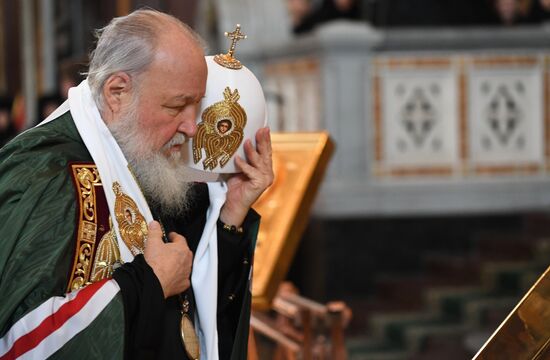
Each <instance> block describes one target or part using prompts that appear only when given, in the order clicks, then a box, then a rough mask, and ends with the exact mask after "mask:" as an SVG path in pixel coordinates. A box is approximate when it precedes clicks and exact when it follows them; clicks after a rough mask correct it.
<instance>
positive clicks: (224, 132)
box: [193, 87, 246, 170]
mask: <svg viewBox="0 0 550 360" xmlns="http://www.w3.org/2000/svg"><path fill="white" fill-rule="evenodd" d="M223 97H224V100H222V101H220V102H217V103H215V104H213V105H210V106H209V107H207V108H206V109H205V110H204V111H203V113H202V116H201V118H202V122H201V123H199V125H198V126H197V134H196V135H195V136H194V137H193V161H194V162H195V164H196V163H198V162H199V161H200V160H201V159H202V149H204V151H205V153H206V158H205V159H204V161H203V166H204V169H205V170H214V168H216V167H217V166H218V162H219V165H220V167H222V168H223V167H224V166H225V164H227V162H228V161H229V159H231V157H232V156H233V154H235V152H236V151H237V149H238V148H239V146H240V145H241V143H242V141H243V137H244V134H243V130H244V127H245V126H246V112H245V111H244V109H243V108H242V107H241V105H239V104H238V103H237V101H238V100H239V98H240V95H239V90H237V89H235V91H234V92H231V89H230V88H229V87H226V88H225V90H224V91H223Z"/></svg>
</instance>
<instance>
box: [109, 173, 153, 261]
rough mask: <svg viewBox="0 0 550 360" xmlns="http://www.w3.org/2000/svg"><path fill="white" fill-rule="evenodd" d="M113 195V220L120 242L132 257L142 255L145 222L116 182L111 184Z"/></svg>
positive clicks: (145, 234) (132, 201)
mask: <svg viewBox="0 0 550 360" xmlns="http://www.w3.org/2000/svg"><path fill="white" fill-rule="evenodd" d="M113 191H114V193H115V218H116V221H117V223H118V230H119V231H120V236H121V237H122V241H124V243H125V244H126V246H128V249H130V252H131V253H132V255H134V256H136V255H138V254H142V253H143V251H144V250H145V239H146V237H147V222H146V221H145V218H144V217H143V215H141V213H140V212H139V209H138V207H137V204H136V203H135V201H134V200H133V199H132V198H131V197H129V196H128V195H126V194H125V193H123V192H122V188H121V186H120V184H119V183H118V182H116V181H115V182H114V183H113Z"/></svg>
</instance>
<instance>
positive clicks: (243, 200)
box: [220, 127, 273, 226]
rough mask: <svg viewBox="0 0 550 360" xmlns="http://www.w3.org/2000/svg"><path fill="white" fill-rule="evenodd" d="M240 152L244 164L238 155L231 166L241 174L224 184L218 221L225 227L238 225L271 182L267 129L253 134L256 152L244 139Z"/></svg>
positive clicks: (271, 167) (269, 147) (271, 173)
mask: <svg viewBox="0 0 550 360" xmlns="http://www.w3.org/2000/svg"><path fill="white" fill-rule="evenodd" d="M244 153H245V154H246V158H247V160H248V162H247V161H245V160H244V159H242V158H241V157H239V156H237V157H236V158H235V164H236V165H237V167H238V168H239V169H240V170H241V171H242V173H240V174H236V175H234V176H232V177H231V178H230V179H229V180H228V181H227V186H228V190H227V199H226V201H225V204H224V206H223V207H222V211H221V214H220V220H221V221H223V222H224V223H226V224H228V225H235V226H240V225H242V223H243V221H244V218H245V217H246V214H247V213H248V210H249V209H250V207H251V206H252V204H254V202H255V201H256V200H258V198H259V197H260V195H262V193H263V192H264V191H265V190H266V189H267V188H268V187H269V185H271V184H272V183H273V165H272V159H271V137H270V134H269V128H267V127H266V128H262V129H260V130H258V132H257V133H256V149H254V147H253V146H252V142H251V141H250V140H246V141H245V143H244Z"/></svg>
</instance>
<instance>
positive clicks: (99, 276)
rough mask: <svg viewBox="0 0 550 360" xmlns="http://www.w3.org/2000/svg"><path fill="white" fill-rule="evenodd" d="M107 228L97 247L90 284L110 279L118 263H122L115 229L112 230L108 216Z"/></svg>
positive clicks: (111, 223)
mask: <svg viewBox="0 0 550 360" xmlns="http://www.w3.org/2000/svg"><path fill="white" fill-rule="evenodd" d="M109 228H110V230H109V231H108V232H106V233H105V235H103V237H102V238H101V240H100V241H99V246H98V247H97V252H96V255H95V260H94V266H93V269H92V276H91V279H92V282H96V281H100V280H103V279H106V278H110V277H112V276H113V272H114V271H115V268H116V267H115V266H116V264H117V263H118V264H119V265H120V264H121V263H122V260H121V258H120V250H119V249H118V242H117V239H116V233H115V229H114V228H113V221H112V220H111V216H110V215H109Z"/></svg>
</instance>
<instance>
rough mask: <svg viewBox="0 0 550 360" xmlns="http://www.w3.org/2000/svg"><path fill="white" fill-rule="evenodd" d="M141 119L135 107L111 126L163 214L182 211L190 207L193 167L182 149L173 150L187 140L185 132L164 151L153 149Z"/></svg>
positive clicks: (131, 163)
mask: <svg viewBox="0 0 550 360" xmlns="http://www.w3.org/2000/svg"><path fill="white" fill-rule="evenodd" d="M130 107H131V108H134V109H135V107H134V106H130ZM138 120H139V119H138V116H137V114H135V111H132V110H131V111H127V112H125V113H124V114H123V115H122V116H121V118H120V119H119V120H118V121H116V122H115V123H114V124H110V125H108V127H109V130H110V131H111V133H112V134H113V137H114V138H115V140H116V141H117V143H118V145H119V146H120V148H121V150H122V152H123V153H124V156H125V157H126V159H127V160H128V164H129V165H130V168H131V170H132V172H133V174H134V176H135V177H136V179H137V181H138V183H139V185H140V187H141V190H142V191H143V192H144V195H145V197H146V198H147V200H148V201H150V202H153V204H154V205H156V206H157V207H158V208H159V209H160V211H161V212H162V214H163V215H168V216H174V215H179V214H181V213H183V212H184V211H186V210H187V209H188V206H189V202H190V198H189V196H188V191H189V189H190V187H191V183H190V182H188V181H186V179H188V178H189V177H188V173H189V171H188V169H187V168H186V167H185V166H184V165H183V162H182V153H181V152H169V150H170V147H172V146H174V145H180V144H183V143H184V142H185V136H184V135H183V134H181V133H176V135H174V137H173V138H172V139H171V140H170V141H169V142H168V143H166V144H165V145H164V146H163V147H162V149H161V150H160V151H153V150H151V144H149V142H148V138H147V136H146V135H145V134H142V132H141V131H140V128H139V121H138ZM183 148H184V147H183V146H181V149H183ZM165 153H166V154H170V155H169V156H167V155H165Z"/></svg>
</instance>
